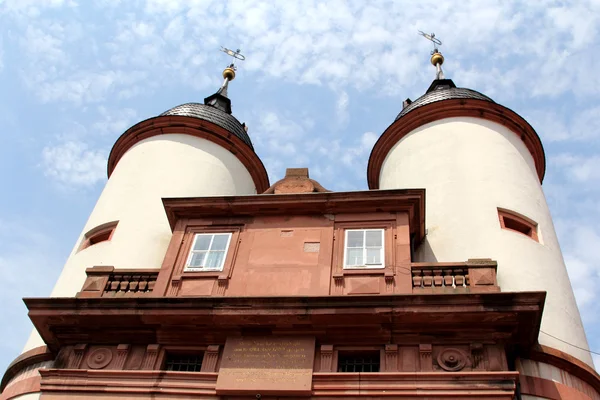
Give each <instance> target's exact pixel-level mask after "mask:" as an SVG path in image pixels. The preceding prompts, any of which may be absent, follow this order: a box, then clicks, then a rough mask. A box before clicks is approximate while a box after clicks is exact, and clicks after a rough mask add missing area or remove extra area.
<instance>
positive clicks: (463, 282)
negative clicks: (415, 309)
mask: <svg viewBox="0 0 600 400" xmlns="http://www.w3.org/2000/svg"><path fill="white" fill-rule="evenodd" d="M497 267H498V264H497V263H496V261H492V260H491V259H471V260H468V261H466V262H457V263H413V264H412V266H411V274H412V286H413V293H428V292H431V293H475V292H499V291H500V287H499V286H498V281H497V279H496V270H497Z"/></svg>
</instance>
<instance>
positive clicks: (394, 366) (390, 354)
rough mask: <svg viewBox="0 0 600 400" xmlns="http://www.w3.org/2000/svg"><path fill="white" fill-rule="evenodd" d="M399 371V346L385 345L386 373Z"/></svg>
mask: <svg viewBox="0 0 600 400" xmlns="http://www.w3.org/2000/svg"><path fill="white" fill-rule="evenodd" d="M397 371H398V345H397V344H386V345H385V372H397Z"/></svg>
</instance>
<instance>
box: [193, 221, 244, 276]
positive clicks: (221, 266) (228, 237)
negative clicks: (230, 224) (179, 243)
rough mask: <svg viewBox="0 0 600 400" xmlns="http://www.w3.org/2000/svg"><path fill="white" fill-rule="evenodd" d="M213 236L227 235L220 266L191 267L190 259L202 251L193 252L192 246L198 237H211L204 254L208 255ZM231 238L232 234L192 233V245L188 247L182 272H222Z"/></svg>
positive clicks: (224, 232)
mask: <svg viewBox="0 0 600 400" xmlns="http://www.w3.org/2000/svg"><path fill="white" fill-rule="evenodd" d="M215 235H227V244H226V245H225V249H224V250H223V253H224V254H223V258H222V259H221V262H220V265H219V266H218V267H217V268H207V267H193V266H190V265H189V264H190V262H191V260H192V257H193V255H194V254H195V253H198V252H201V251H202V250H194V246H195V245H196V241H197V240H198V237H200V236H212V238H211V241H210V244H209V247H208V250H206V253H207V254H208V253H210V252H211V246H212V243H213V241H214V236H215ZM232 236H233V232H226V231H223V232H194V233H193V239H192V241H191V242H192V243H191V245H190V248H189V250H188V255H187V257H186V259H185V263H184V265H183V272H222V271H223V269H224V267H225V262H226V260H227V255H228V253H229V247H230V245H231V239H232Z"/></svg>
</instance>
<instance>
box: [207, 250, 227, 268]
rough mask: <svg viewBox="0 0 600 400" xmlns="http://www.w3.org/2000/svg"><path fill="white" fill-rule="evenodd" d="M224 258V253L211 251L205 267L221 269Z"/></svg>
mask: <svg viewBox="0 0 600 400" xmlns="http://www.w3.org/2000/svg"><path fill="white" fill-rule="evenodd" d="M224 257H225V252H224V251H209V252H208V256H207V257H206V263H205V265H204V266H205V267H206V268H208V269H221V266H222V265H223V264H222V263H223V259H224Z"/></svg>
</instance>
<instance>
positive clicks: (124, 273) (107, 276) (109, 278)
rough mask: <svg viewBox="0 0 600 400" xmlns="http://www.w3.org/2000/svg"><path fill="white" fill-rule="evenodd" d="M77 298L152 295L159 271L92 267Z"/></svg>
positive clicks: (87, 270) (87, 271)
mask: <svg viewBox="0 0 600 400" xmlns="http://www.w3.org/2000/svg"><path fill="white" fill-rule="evenodd" d="M85 272H86V273H87V279H86V280H85V283H84V284H83V288H82V289H81V292H79V293H77V297H84V298H89V297H142V296H149V295H152V291H153V289H154V285H155V283H156V278H157V277H158V270H145V269H117V270H116V269H115V268H114V267H92V268H88V269H86V271H85Z"/></svg>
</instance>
